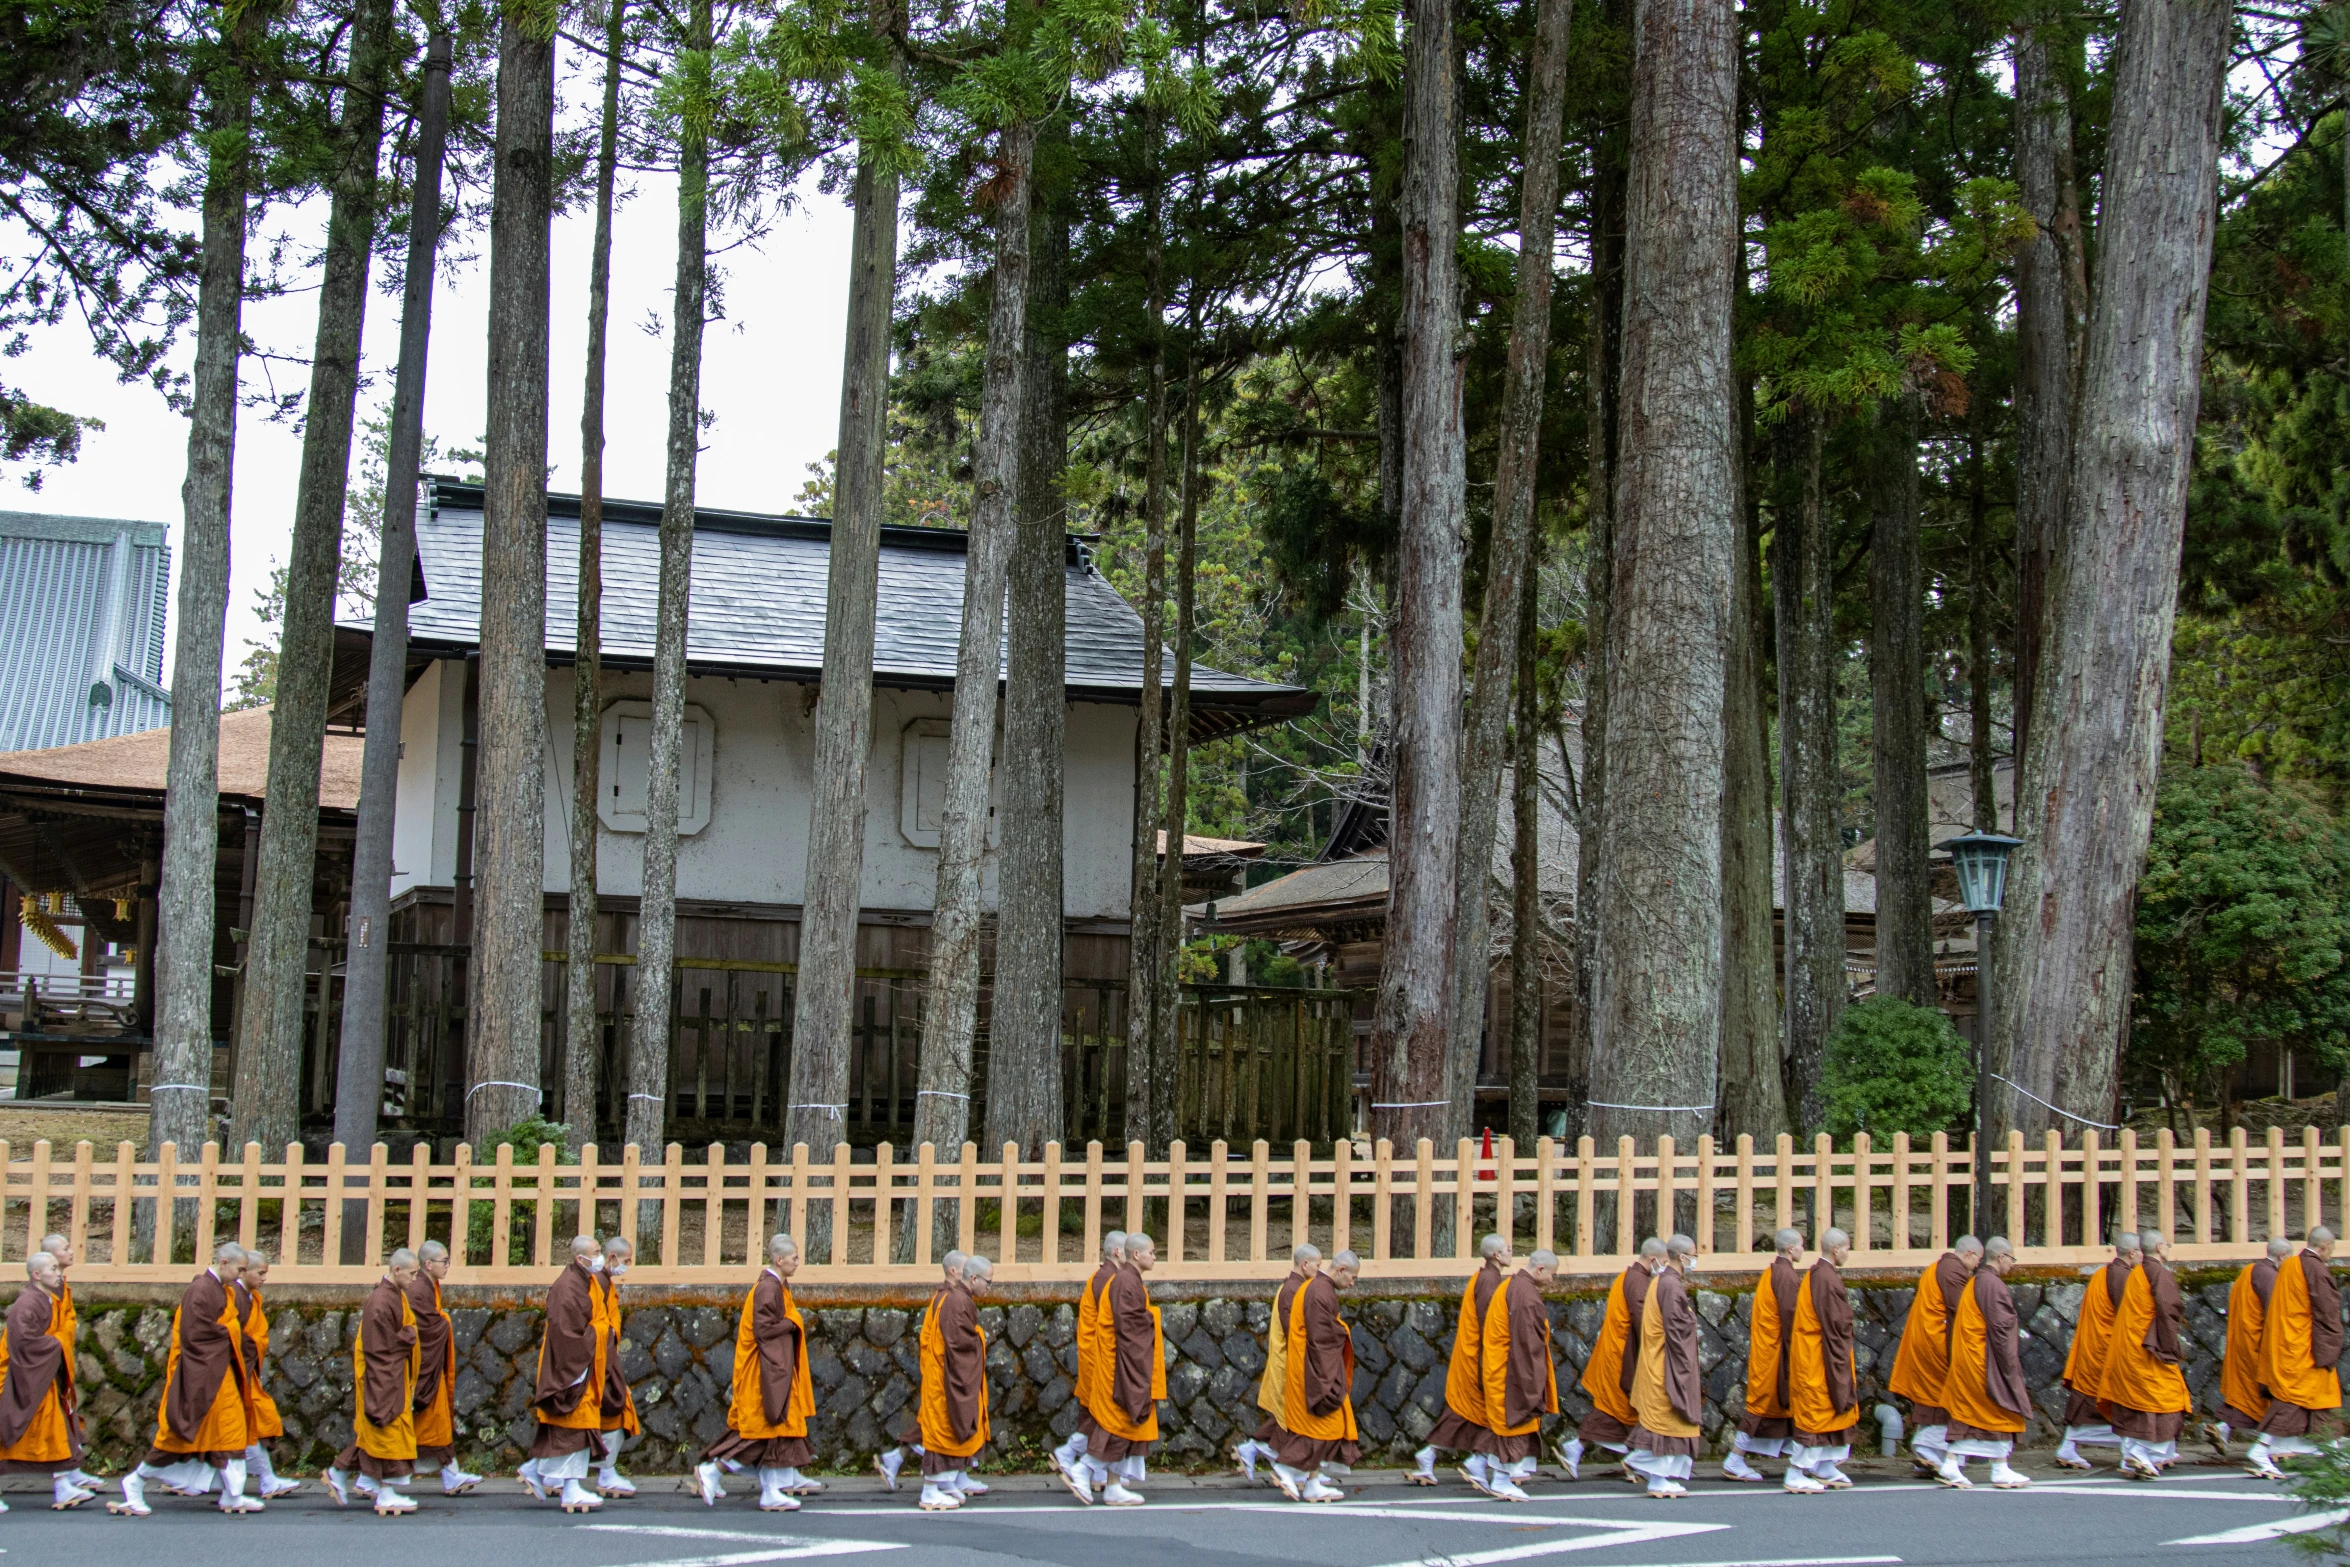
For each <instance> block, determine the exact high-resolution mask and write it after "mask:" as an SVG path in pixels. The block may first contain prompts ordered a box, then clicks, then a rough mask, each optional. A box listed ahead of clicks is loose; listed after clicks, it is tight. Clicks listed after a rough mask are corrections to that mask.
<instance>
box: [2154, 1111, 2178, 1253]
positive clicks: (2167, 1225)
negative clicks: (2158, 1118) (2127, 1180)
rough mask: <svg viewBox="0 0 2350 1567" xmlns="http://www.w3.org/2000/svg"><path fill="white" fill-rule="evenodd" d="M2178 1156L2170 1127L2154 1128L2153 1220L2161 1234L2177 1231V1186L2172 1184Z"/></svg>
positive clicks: (2174, 1233)
mask: <svg viewBox="0 0 2350 1567" xmlns="http://www.w3.org/2000/svg"><path fill="white" fill-rule="evenodd" d="M2178 1156H2179V1149H2178V1139H2177V1138H2176V1137H2173V1136H2172V1135H2171V1129H2170V1128H2169V1127H2167V1126H2164V1127H2158V1128H2156V1129H2155V1133H2154V1174H2155V1181H2156V1184H2155V1188H2154V1213H2155V1222H2156V1223H2157V1224H2160V1225H2161V1226H2162V1233H2163V1234H2165V1235H2170V1236H2176V1235H2177V1234H2178V1233H2179V1231H2178V1222H2179V1210H2178V1198H2179V1192H2178V1187H2177V1186H2176V1185H2175V1184H2174V1183H2175V1182H2176V1181H2177V1179H2178V1172H2177V1169H2176V1166H2177V1163H2178Z"/></svg>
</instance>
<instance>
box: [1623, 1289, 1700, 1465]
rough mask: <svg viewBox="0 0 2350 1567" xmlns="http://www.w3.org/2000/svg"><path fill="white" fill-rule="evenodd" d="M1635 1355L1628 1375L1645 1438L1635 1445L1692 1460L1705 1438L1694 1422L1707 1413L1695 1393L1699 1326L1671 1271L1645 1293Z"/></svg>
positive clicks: (1633, 1403) (1698, 1394)
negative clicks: (1646, 1297)
mask: <svg viewBox="0 0 2350 1567" xmlns="http://www.w3.org/2000/svg"><path fill="white" fill-rule="evenodd" d="M1676 1339H1679V1340H1682V1342H1680V1343H1675V1342H1674V1340H1676ZM1639 1356H1640V1358H1639V1361H1638V1363H1637V1368H1636V1369H1635V1370H1634V1372H1633V1373H1632V1407H1633V1408H1634V1409H1635V1410H1637V1411H1638V1412H1639V1415H1640V1428H1641V1430H1642V1431H1643V1432H1645V1433H1646V1438H1645V1439H1644V1440H1642V1441H1640V1442H1639V1443H1637V1444H1635V1445H1637V1446H1640V1447H1644V1448H1646V1449H1647V1450H1648V1451H1649V1452H1652V1453H1659V1454H1668V1455H1669V1454H1681V1453H1686V1454H1688V1455H1690V1456H1692V1457H1694V1456H1695V1455H1696V1452H1697V1443H1698V1440H1699V1438H1700V1437H1702V1436H1703V1435H1704V1432H1703V1430H1702V1428H1701V1427H1699V1425H1698V1424H1697V1420H1696V1418H1694V1417H1697V1416H1701V1415H1703V1414H1704V1412H1705V1411H1704V1405H1703V1404H1702V1403H1701V1402H1700V1399H1701V1397H1702V1395H1701V1394H1700V1393H1699V1391H1698V1380H1697V1327H1696V1321H1695V1317H1694V1314H1693V1313H1690V1312H1689V1308H1688V1304H1687V1292H1686V1286H1684V1285H1683V1284H1682V1283H1681V1281H1680V1279H1679V1278H1678V1277H1677V1276H1675V1275H1674V1274H1673V1273H1671V1272H1666V1273H1660V1274H1658V1275H1657V1276H1656V1283H1655V1284H1654V1285H1653V1286H1652V1287H1651V1288H1650V1290H1649V1292H1648V1301H1647V1304H1646V1309H1644V1310H1643V1311H1642V1312H1641V1313H1640V1350H1639ZM1684 1407H1685V1408H1686V1409H1687V1411H1688V1413H1687V1414H1684V1413H1683V1412H1682V1411H1683V1408H1684Z"/></svg>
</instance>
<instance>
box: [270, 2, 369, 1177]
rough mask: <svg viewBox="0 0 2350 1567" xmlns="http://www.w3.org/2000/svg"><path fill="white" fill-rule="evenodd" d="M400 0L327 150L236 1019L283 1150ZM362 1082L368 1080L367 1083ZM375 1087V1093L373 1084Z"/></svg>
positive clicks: (302, 997)
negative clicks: (265, 770)
mask: <svg viewBox="0 0 2350 1567" xmlns="http://www.w3.org/2000/svg"><path fill="white" fill-rule="evenodd" d="M392 23H393V15H392V4H391V0H366V3H365V4H363V5H362V6H361V7H360V9H359V13H358V16H357V19H356V24H355V26H354V27H353V29H352V32H351V45H350V51H351V52H350V64H349V71H350V75H349V79H348V81H347V84H346V85H345V86H344V87H343V90H342V104H341V112H340V115H339V117H338V119H337V122H336V124H335V127H334V131H333V133H332V135H331V139H330V141H329V143H328V146H327V147H326V148H324V149H322V151H323V152H324V153H325V155H326V159H327V168H328V170H329V174H328V184H329V187H330V189H331V190H332V192H333V197H332V200H331V201H330V202H329V204H328V215H327V228H326V257H325V267H324V275H323V276H322V278H321V280H320V284H319V290H318V328H317V336H316V339H315V342H314V345H313V347H312V350H311V359H310V398H309V406H308V408H307V410H306V414H305V418H304V422H303V427H302V466H301V472H300V477H299V479H298V480H297V481H296V484H295V490H294V538H293V546H292V550H291V552H290V555H289V558H288V560H287V563H286V598H285V620H284V624H283V628H282V640H281V641H280V643H279V646H278V678H277V699H276V701H275V703H274V704H273V705H272V708H271V711H270V725H269V783H268V791H269V792H268V798H269V800H270V802H271V807H272V808H271V809H269V810H267V811H265V812H263V813H262V817H261V856H260V868H259V870H258V871H257V872H256V874H255V876H254V879H253V930H252V934H251V936H250V937H249V938H248V940H247V943H246V947H245V953H246V957H245V993H244V1011H243V1015H242V1016H241V1017H239V1018H238V1019H237V1051H236V1083H235V1092H234V1098H233V1100H232V1106H233V1113H232V1115H231V1117H230V1122H229V1136H230V1140H231V1142H232V1143H234V1144H237V1145H242V1144H244V1143H248V1142H253V1143H259V1144H261V1146H263V1147H264V1148H283V1147H284V1146H285V1145H286V1144H288V1143H290V1142H293V1141H295V1140H296V1139H297V1138H299V1137H300V1136H301V1131H302V1102H301V1088H302V1032H303V1024H304V1021H305V1019H304V1013H305V1012H306V1010H307V1008H306V1006H305V1004H304V1003H305V1002H306V1000H307V998H308V995H309V988H310V904H311V888H312V886H313V884H314V881H315V878H316V875H317V859H318V772H319V762H320V758H321V757H322V755H323V753H324V751H325V747H326V708H327V683H328V678H329V676H330V675H331V674H332V673H333V670H334V636H335V595H336V586H337V582H338V579H339V577H340V575H341V567H342V559H343V504H344V498H345V496H346V495H347V494H348V492H349V488H350V478H351V431H352V423H353V412H354V409H355V407H356V404H357V402H358V397H359V338H360V330H361V328H362V326H363V325H364V323H365V320H366V314H367V270H368V261H369V259H370V258H371V257H372V256H373V254H374V249H375V214H376V201H375V192H376V183H377V167H376V166H377V163H378V161H379V159H380V157H381V154H382V150H383V128H384V97H385V88H386V85H387V83H388V82H389V80H390V76H391V52H392ZM354 1086H356V1085H354ZM362 1091H364V1090H362Z"/></svg>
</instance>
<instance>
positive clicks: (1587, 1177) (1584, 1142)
mask: <svg viewBox="0 0 2350 1567" xmlns="http://www.w3.org/2000/svg"><path fill="white" fill-rule="evenodd" d="M1594 1146H1595V1145H1594V1144H1593V1143H1592V1141H1591V1139H1590V1138H1589V1137H1578V1138H1576V1139H1575V1255H1576V1256H1578V1257H1588V1256H1590V1255H1591V1204H1592V1200H1593V1196H1594V1194H1593V1192H1592V1189H1591V1167H1592V1166H1593V1165H1594V1164H1596V1163H1598V1156H1597V1155H1596V1154H1595V1153H1593V1151H1592V1149H1593V1147H1594Z"/></svg>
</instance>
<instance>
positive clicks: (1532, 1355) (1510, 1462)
mask: <svg viewBox="0 0 2350 1567" xmlns="http://www.w3.org/2000/svg"><path fill="white" fill-rule="evenodd" d="M1558 1266H1559V1259H1558V1253H1556V1252H1554V1251H1550V1250H1548V1249H1544V1250H1541V1251H1537V1252H1535V1253H1534V1255H1532V1256H1531V1257H1528V1258H1527V1259H1526V1266H1525V1268H1524V1269H1523V1270H1522V1271H1520V1272H1517V1273H1513V1274H1511V1275H1510V1277H1509V1281H1508V1282H1507V1283H1505V1284H1504V1285H1502V1287H1501V1288H1500V1290H1499V1291H1497V1292H1496V1293H1495V1295H1494V1298H1493V1305H1492V1308H1491V1309H1490V1310H1488V1311H1487V1312H1486V1313H1485V1329H1484V1332H1485V1343H1484V1346H1483V1348H1482V1351H1481V1356H1480V1358H1481V1360H1482V1362H1483V1366H1484V1377H1485V1417H1486V1419H1487V1420H1488V1421H1489V1422H1490V1423H1491V1429H1492V1432H1493V1454H1492V1457H1491V1459H1490V1460H1489V1467H1488V1472H1487V1476H1486V1486H1485V1488H1486V1489H1487V1490H1488V1491H1489V1492H1491V1494H1493V1495H1495V1496H1498V1497H1500V1498H1501V1499H1502V1500H1503V1501H1506V1502H1524V1501H1531V1500H1532V1498H1531V1497H1529V1496H1527V1494H1526V1492H1525V1489H1524V1486H1525V1482H1526V1481H1528V1480H1530V1479H1532V1478H1533V1476H1534V1469H1535V1465H1536V1464H1537V1462H1538V1461H1539V1460H1540V1458H1541V1456H1542V1420H1543V1417H1544V1416H1545V1415H1555V1414H1557V1413H1558V1408H1559V1384H1558V1368H1557V1367H1556V1366H1555V1365H1553V1364H1552V1362H1551V1358H1550V1308H1549V1307H1548V1306H1547V1305H1545V1304H1544V1303H1543V1299H1542V1292H1543V1291H1544V1290H1546V1289H1548V1288H1550V1285H1551V1282H1552V1280H1554V1279H1556V1278H1557V1277H1558Z"/></svg>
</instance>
